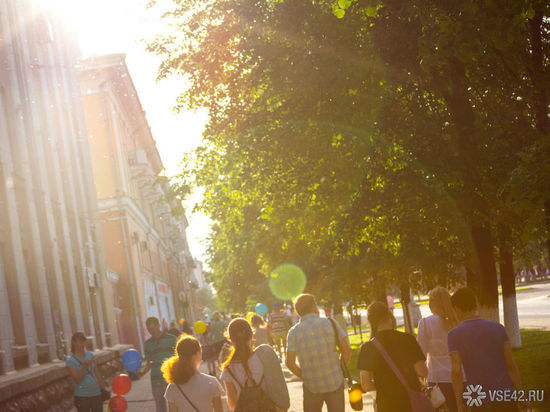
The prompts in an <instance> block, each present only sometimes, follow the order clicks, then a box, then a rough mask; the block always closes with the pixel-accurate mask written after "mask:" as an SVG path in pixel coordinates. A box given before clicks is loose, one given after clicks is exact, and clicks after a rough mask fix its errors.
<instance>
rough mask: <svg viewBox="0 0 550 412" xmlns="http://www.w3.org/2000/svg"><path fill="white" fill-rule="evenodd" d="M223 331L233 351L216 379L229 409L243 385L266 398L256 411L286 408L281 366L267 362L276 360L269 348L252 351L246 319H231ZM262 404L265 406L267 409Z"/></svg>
mask: <svg viewBox="0 0 550 412" xmlns="http://www.w3.org/2000/svg"><path fill="white" fill-rule="evenodd" d="M227 332H228V334H229V339H230V340H231V343H232V344H233V349H232V352H231V354H230V355H229V357H228V359H227V360H226V361H225V363H224V364H223V372H222V374H221V377H220V379H221V380H222V382H223V383H224V384H225V391H226V393H227V404H228V405H229V409H231V410H232V411H233V410H235V408H236V407H237V403H238V402H239V397H240V395H241V392H242V388H243V387H246V386H247V385H248V386H255V385H259V386H260V387H261V389H262V391H263V393H264V394H265V395H266V398H265V403H264V404H262V405H261V406H258V408H257V410H286V409H288V406H289V398H288V389H287V387H286V383H285V382H284V377H283V372H282V370H281V365H280V363H279V362H275V363H274V362H268V360H269V359H276V358H277V356H276V354H275V352H274V350H273V348H271V347H270V346H267V345H261V346H260V348H261V349H262V350H261V351H254V350H253V347H252V338H253V332H252V327H251V326H250V323H248V321H247V320H246V319H243V318H236V319H233V320H232V321H231V323H230V324H229V326H228V328H227ZM266 362H267V363H266ZM264 363H265V364H268V365H269V367H270V368H271V369H272V370H266V369H265V368H264ZM275 369H277V370H275ZM266 405H268V406H269V407H268V408H267V409H266V408H265V406H266Z"/></svg>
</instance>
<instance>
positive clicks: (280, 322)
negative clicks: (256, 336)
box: [269, 302, 292, 362]
mask: <svg viewBox="0 0 550 412" xmlns="http://www.w3.org/2000/svg"><path fill="white" fill-rule="evenodd" d="M291 322H292V321H291V320H290V318H289V317H288V316H287V315H286V313H285V311H284V308H282V307H281V304H280V303H279V302H275V303H274V304H273V312H271V316H270V319H269V329H270V330H271V334H272V336H273V344H274V346H275V348H276V350H277V352H279V357H280V359H281V362H282V360H283V354H284V353H285V348H286V337H287V334H288V330H289V329H290V324H291Z"/></svg>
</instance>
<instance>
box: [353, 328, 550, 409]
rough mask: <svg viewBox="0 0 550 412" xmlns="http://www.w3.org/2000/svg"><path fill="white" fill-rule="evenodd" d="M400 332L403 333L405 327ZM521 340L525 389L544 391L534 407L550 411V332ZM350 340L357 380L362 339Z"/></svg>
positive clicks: (530, 333) (517, 354)
mask: <svg viewBox="0 0 550 412" xmlns="http://www.w3.org/2000/svg"><path fill="white" fill-rule="evenodd" d="M398 330H401V331H403V327H401V328H398ZM369 338H370V333H367V334H363V342H366V341H367V340H368V339H369ZM521 339H522V344H523V347H522V349H518V350H515V351H514V358H515V360H516V362H517V364H518V367H519V370H520V373H521V379H522V382H523V387H524V388H525V390H530V389H544V391H545V393H544V396H545V399H544V402H542V403H541V404H536V405H533V406H534V407H535V410H538V411H550V331H545V330H529V329H522V330H521ZM349 340H350V344H351V361H350V363H349V371H350V373H351V375H352V376H353V377H354V378H355V379H358V378H359V371H358V370H357V357H358V356H359V349H360V347H361V339H360V336H359V334H357V335H351V336H350V337H349Z"/></svg>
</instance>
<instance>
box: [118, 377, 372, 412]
mask: <svg viewBox="0 0 550 412" xmlns="http://www.w3.org/2000/svg"><path fill="white" fill-rule="evenodd" d="M201 369H202V368H201ZM202 372H205V371H204V370H203V371H202ZM283 372H284V375H285V378H286V381H287V385H288V392H289V394H290V409H289V410H288V412H301V411H302V382H301V381H300V380H299V379H298V378H296V377H295V376H294V375H292V373H291V372H290V371H289V370H288V369H286V367H283ZM125 398H126V400H127V401H128V412H154V411H155V402H154V401H153V394H152V392H151V381H150V380H149V376H148V375H146V376H144V377H142V378H141V379H140V380H137V381H132V389H131V390H130V392H129V393H127V394H126V395H125ZM346 399H347V394H346ZM223 403H224V406H225V410H226V411H229V408H228V407H227V402H226V400H225V396H224V397H223ZM323 411H326V407H325V408H323ZM352 411H353V409H351V407H350V406H349V402H348V401H347V400H346V412H352ZM363 411H368V412H370V411H373V408H372V397H371V395H370V394H366V395H363Z"/></svg>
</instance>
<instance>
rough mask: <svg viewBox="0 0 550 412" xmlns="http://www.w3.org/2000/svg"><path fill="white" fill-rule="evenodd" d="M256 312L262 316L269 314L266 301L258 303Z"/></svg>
mask: <svg viewBox="0 0 550 412" xmlns="http://www.w3.org/2000/svg"><path fill="white" fill-rule="evenodd" d="M256 313H257V314H258V315H260V316H264V315H266V314H267V306H266V305H265V303H258V304H257V305H256Z"/></svg>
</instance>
